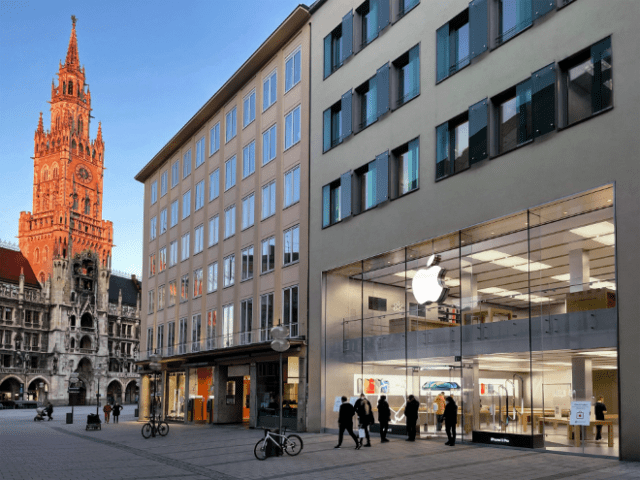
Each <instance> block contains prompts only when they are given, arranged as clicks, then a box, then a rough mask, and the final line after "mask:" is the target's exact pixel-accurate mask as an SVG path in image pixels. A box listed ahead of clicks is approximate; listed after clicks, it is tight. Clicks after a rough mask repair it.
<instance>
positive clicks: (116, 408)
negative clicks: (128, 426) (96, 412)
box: [111, 403, 122, 423]
mask: <svg viewBox="0 0 640 480" xmlns="http://www.w3.org/2000/svg"><path fill="white" fill-rule="evenodd" d="M121 410H122V407H121V406H120V404H119V403H116V404H115V405H114V406H113V409H112V412H111V414H112V415H113V423H118V419H119V418H120V411H121Z"/></svg>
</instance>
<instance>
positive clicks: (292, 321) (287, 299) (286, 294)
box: [282, 285, 298, 337]
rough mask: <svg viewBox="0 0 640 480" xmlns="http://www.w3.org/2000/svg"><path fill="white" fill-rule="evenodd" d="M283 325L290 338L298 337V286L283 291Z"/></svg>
mask: <svg viewBox="0 0 640 480" xmlns="http://www.w3.org/2000/svg"><path fill="white" fill-rule="evenodd" d="M282 325H283V326H284V327H288V328H289V336H291V337H297V336H298V285H295V286H293V287H287V288H283V289H282Z"/></svg>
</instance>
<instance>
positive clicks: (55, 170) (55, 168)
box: [47, 144, 58, 178]
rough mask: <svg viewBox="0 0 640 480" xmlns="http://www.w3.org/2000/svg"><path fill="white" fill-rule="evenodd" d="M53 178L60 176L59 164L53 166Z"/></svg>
mask: <svg viewBox="0 0 640 480" xmlns="http://www.w3.org/2000/svg"><path fill="white" fill-rule="evenodd" d="M47 146H48V144H47ZM47 150H48V147H47ZM53 178H58V166H57V165H54V166H53Z"/></svg>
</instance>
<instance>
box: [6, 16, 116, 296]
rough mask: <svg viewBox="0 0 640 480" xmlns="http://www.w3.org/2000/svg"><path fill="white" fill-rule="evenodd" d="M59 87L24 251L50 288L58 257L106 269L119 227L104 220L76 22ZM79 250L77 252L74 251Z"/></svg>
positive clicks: (99, 155) (23, 225)
mask: <svg viewBox="0 0 640 480" xmlns="http://www.w3.org/2000/svg"><path fill="white" fill-rule="evenodd" d="M71 21H72V23H73V25H72V29H71V37H70V39H69V47H68V48H67V56H66V59H65V63H64V64H62V63H61V64H60V65H59V67H58V82H57V85H56V82H55V81H54V83H53V84H52V86H51V101H50V103H51V128H50V130H46V131H45V129H44V124H43V119H42V113H41V114H40V118H39V120H38V128H37V129H36V131H35V135H34V185H33V213H31V212H21V214H20V225H19V235H18V236H19V239H20V249H21V250H22V253H23V255H25V256H26V257H27V258H28V259H29V262H30V263H31V265H32V267H33V269H34V271H35V272H36V275H37V276H38V279H39V280H40V281H41V282H42V283H43V284H44V282H45V280H46V278H47V277H48V276H49V275H50V274H51V272H52V261H53V259H54V252H55V255H56V256H57V257H58V258H69V256H70V255H73V254H75V253H78V252H80V251H83V250H92V251H94V252H97V253H98V257H99V259H100V262H101V264H103V265H106V263H107V258H108V257H109V256H110V254H111V249H112V247H113V224H112V222H110V221H105V220H102V202H101V201H100V195H101V192H102V191H103V188H102V180H103V172H104V141H103V140H102V128H101V126H98V132H97V137H96V139H95V140H93V141H92V140H91V138H90V120H91V93H90V92H89V86H88V85H87V84H86V83H85V71H84V68H83V67H81V66H80V60H79V56H78V38H77V36H76V21H77V20H76V17H75V16H72V17H71ZM72 246H73V247H72Z"/></svg>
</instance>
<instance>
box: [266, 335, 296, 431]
mask: <svg viewBox="0 0 640 480" xmlns="http://www.w3.org/2000/svg"><path fill="white" fill-rule="evenodd" d="M288 337H289V329H288V328H287V327H283V326H282V325H280V326H277V327H273V328H272V329H271V338H273V340H272V341H271V348H272V349H274V350H275V351H276V352H278V353H279V361H280V377H279V378H280V381H279V382H278V383H279V390H280V402H279V403H280V408H279V415H278V433H279V434H280V435H282V403H283V400H284V399H283V392H282V380H283V378H282V352H286V351H287V350H289V347H290V346H291V344H290V343H289V340H288ZM279 438H282V437H279Z"/></svg>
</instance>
